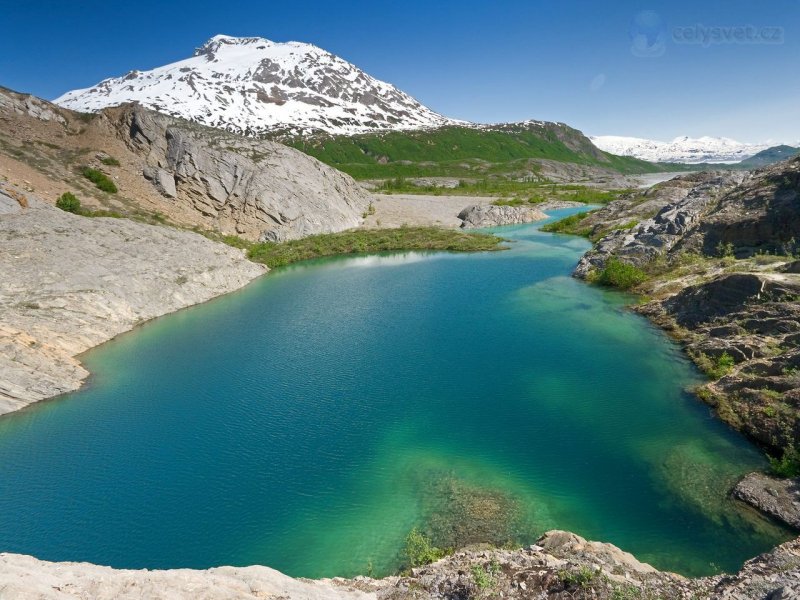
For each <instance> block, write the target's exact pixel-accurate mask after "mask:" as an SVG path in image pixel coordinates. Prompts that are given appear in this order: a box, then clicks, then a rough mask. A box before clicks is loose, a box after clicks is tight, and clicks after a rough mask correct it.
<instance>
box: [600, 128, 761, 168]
mask: <svg viewBox="0 0 800 600" xmlns="http://www.w3.org/2000/svg"><path fill="white" fill-rule="evenodd" d="M589 139H590V140H591V141H592V143H593V144H594V145H595V146H597V147H598V148H600V149H601V150H604V151H605V152H610V153H611V154H617V155H619V156H633V157H636V158H641V159H643V160H648V161H650V162H673V163H687V164H696V163H737V162H739V161H742V160H744V159H746V158H749V157H751V156H753V155H754V154H756V153H758V152H761V151H762V150H765V149H767V148H769V147H771V146H774V145H775V144H774V143H764V144H745V143H742V142H737V141H736V140H732V139H730V138H724V137H709V136H703V137H699V138H691V137H688V136H681V137H676V138H675V139H674V140H672V141H671V142H661V141H657V140H648V139H643V138H637V137H625V136H618V135H599V136H594V137H590V138H589Z"/></svg>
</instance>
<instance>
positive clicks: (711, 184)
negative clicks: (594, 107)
mask: <svg viewBox="0 0 800 600" xmlns="http://www.w3.org/2000/svg"><path fill="white" fill-rule="evenodd" d="M745 177H746V176H745V175H744V174H742V173H698V174H692V175H689V176H686V177H684V178H676V179H675V180H672V182H668V183H669V185H664V184H661V185H660V186H656V189H655V191H654V193H653V194H652V195H654V196H655V199H653V198H649V197H648V196H647V195H646V194H644V195H641V196H639V197H638V198H635V199H633V200H632V201H631V200H629V201H628V207H626V208H627V209H624V210H622V211H620V210H619V209H620V207H619V206H614V207H611V206H609V207H606V208H605V209H603V210H601V211H598V213H597V214H595V215H593V217H592V219H593V221H594V222H596V223H602V224H603V225H604V226H606V227H607V226H608V225H609V223H611V224H612V225H613V223H614V222H617V223H619V224H621V223H622V221H623V220H624V219H626V218H628V219H630V217H631V216H632V215H636V216H639V215H641V214H642V209H641V208H639V209H637V208H636V206H637V203H638V204H647V205H648V206H649V207H650V210H652V207H653V204H654V202H653V200H655V205H656V206H658V205H660V208H657V211H658V212H657V213H656V214H655V215H654V216H653V217H650V218H646V219H645V220H643V221H641V222H640V223H638V224H636V225H634V226H633V227H632V228H631V229H615V230H612V231H611V232H610V233H608V234H607V235H605V236H604V237H602V238H601V239H600V240H599V241H598V242H597V244H596V245H595V247H594V248H593V249H592V250H590V251H589V252H587V253H586V254H585V255H584V256H583V257H582V258H581V260H580V262H579V263H578V266H577V267H576V268H575V275H576V276H577V277H587V276H588V275H589V273H590V272H592V271H594V270H602V269H603V267H604V266H605V263H606V261H608V259H609V258H611V257H612V256H614V257H617V258H619V259H621V260H624V261H625V262H628V263H630V264H632V265H635V266H637V267H641V266H643V265H646V264H647V263H650V262H652V261H653V260H655V259H656V258H658V257H660V256H664V255H666V254H667V253H669V252H670V251H671V250H672V249H673V248H674V247H675V246H676V245H677V244H679V243H680V242H681V241H682V240H683V239H684V237H685V236H686V235H687V234H688V233H689V232H690V231H692V230H693V229H694V228H696V227H697V226H698V225H699V224H700V222H701V220H702V219H703V217H704V216H705V215H706V214H707V213H708V212H709V211H710V210H711V209H712V208H713V207H714V206H715V202H716V199H717V197H718V196H719V194H721V193H724V191H725V190H728V189H732V188H733V187H734V186H736V185H737V184H739V183H741V181H742V180H743V179H744V178H745ZM662 190H663V192H662ZM631 209H633V210H631ZM615 211H617V212H616V214H615ZM612 219H613V220H612Z"/></svg>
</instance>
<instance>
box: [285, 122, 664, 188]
mask: <svg viewBox="0 0 800 600" xmlns="http://www.w3.org/2000/svg"><path fill="white" fill-rule="evenodd" d="M287 143H289V145H291V146H294V147H295V148H297V149H299V150H302V151H303V152H305V153H307V154H310V155H311V156H314V157H316V158H318V159H319V160H321V161H322V162H324V163H327V164H329V165H332V166H334V167H336V168H338V169H340V170H342V171H344V172H346V173H348V174H350V175H352V176H353V177H355V178H356V179H383V178H388V177H425V176H429V177H431V176H450V177H472V178H474V177H476V176H478V177H484V176H487V175H497V174H500V175H502V174H507V173H510V172H514V171H518V170H522V169H528V170H530V169H531V168H532V167H533V170H535V164H534V165H531V164H530V162H529V161H530V159H547V160H555V161H559V162H568V163H576V164H580V165H588V166H597V167H606V168H611V169H614V170H617V171H619V172H621V173H650V172H658V171H664V170H668V167H665V166H662V165H655V164H652V163H648V162H646V161H642V160H638V159H635V158H630V157H622V156H614V155H611V154H607V153H605V152H601V151H600V150H598V149H597V148H595V147H594V146H593V145H592V144H591V142H589V140H588V139H587V138H586V137H585V136H584V135H583V134H582V133H580V132H579V131H577V130H574V129H572V128H570V127H567V126H566V125H559V124H554V123H547V124H543V125H505V126H501V127H498V128H495V129H491V130H490V129H474V128H469V127H442V128H440V129H435V130H429V131H405V132H400V131H397V132H390V133H376V134H367V135H359V136H352V137H346V136H334V137H322V138H313V139H296V140H289V141H288V142H287Z"/></svg>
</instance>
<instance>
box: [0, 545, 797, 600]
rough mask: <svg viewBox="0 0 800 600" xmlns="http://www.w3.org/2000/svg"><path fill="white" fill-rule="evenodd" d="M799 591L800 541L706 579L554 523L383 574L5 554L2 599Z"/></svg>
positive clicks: (323, 599)
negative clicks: (536, 535) (142, 564)
mask: <svg viewBox="0 0 800 600" xmlns="http://www.w3.org/2000/svg"><path fill="white" fill-rule="evenodd" d="M798 594H800V540H794V541H792V542H787V543H785V544H782V545H781V546H778V547H777V548H775V549H774V550H772V551H771V552H768V553H766V554H763V555H761V556H759V557H756V558H754V559H752V560H750V561H748V562H747V563H746V564H745V565H744V566H743V567H742V569H741V571H739V573H737V574H734V575H717V576H713V577H704V578H700V579H687V578H685V577H682V576H680V575H676V574H674V573H665V572H661V571H658V570H656V569H654V568H653V567H651V566H650V565H648V564H646V563H642V562H639V561H638V560H636V558H634V557H633V556H631V555H630V554H628V553H627V552H623V551H622V550H620V549H619V548H617V547H615V546H613V545H611V544H604V543H599V542H590V541H587V540H585V539H583V538H581V537H580V536H577V535H575V534H573V533H568V532H565V531H550V532H548V533H546V534H544V535H543V536H542V537H541V538H540V539H539V540H537V542H536V544H534V545H532V546H530V547H528V548H520V549H517V550H501V549H494V548H489V547H485V548H480V547H474V548H468V549H464V550H461V551H459V552H456V553H454V554H452V555H451V556H448V557H446V558H443V559H441V560H439V561H437V562H435V563H433V564H430V565H426V566H422V567H417V568H414V569H411V570H410V571H409V572H408V573H406V574H403V575H398V576H391V577H386V578H383V579H372V578H370V577H356V578H354V579H342V578H335V579H322V580H308V579H295V578H292V577H288V576H286V575H284V574H282V573H280V572H279V571H276V570H274V569H270V568H268V567H262V566H251V567H217V568H212V569H207V570H192V569H172V570H168V571H159V570H153V571H148V570H128V569H112V568H109V567H102V566H97V565H92V564H88V563H52V562H47V561H42V560H38V559H35V558H33V557H30V556H24V555H19V554H0V597H3V598H26V599H36V600H65V599H74V598H93V599H95V600H106V599H107V600H116V599H121V600H125V599H141V598H148V599H153V600H160V599H163V600H184V599H185V600H194V599H195V598H204V599H206V600H217V599H219V600H228V599H237V600H250V599H255V598H260V599H262V600H263V599H274V600H278V599H286V598H291V599H302V600H411V599H416V600H427V599H445V598H447V599H468V598H490V597H491V598H511V599H516V598H519V599H528V598H541V599H553V600H556V599H558V600H561V599H567V598H570V599H581V598H587V599H588V598H600V599H604V598H609V599H614V600H616V599H625V598H632V599H634V598H635V599H639V598H641V599H644V598H653V599H665V600H666V599H686V600H689V599H693V598H708V599H712V600H717V599H718V600H723V599H724V600H750V599H752V600H755V599H763V600H780V599H790V598H796V597H797V595H798Z"/></svg>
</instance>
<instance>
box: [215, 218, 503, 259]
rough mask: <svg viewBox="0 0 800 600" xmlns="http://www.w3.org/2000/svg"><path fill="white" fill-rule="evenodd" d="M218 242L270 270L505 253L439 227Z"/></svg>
mask: <svg viewBox="0 0 800 600" xmlns="http://www.w3.org/2000/svg"><path fill="white" fill-rule="evenodd" d="M210 237H212V238H213V239H219V240H220V241H222V242H225V243H227V244H229V245H231V246H235V247H237V248H244V249H246V250H247V256H248V258H249V259H250V260H252V261H255V262H259V263H263V264H265V265H267V266H268V267H270V268H273V269H274V268H276V267H282V266H284V265H288V264H291V263H294V262H298V261H301V260H309V259H312V258H322V257H325V256H337V255H343V254H362V253H375V252H392V251H409V250H424V251H434V250H436V251H445V252H482V251H490V250H503V249H504V246H501V245H500V244H501V243H502V242H503V239H502V238H499V237H497V236H494V235H489V234H486V233H465V232H463V231H459V230H455V229H440V228H438V227H399V228H396V229H356V230H351V231H343V232H341V233H326V234H321V235H312V236H309V237H306V238H303V239H300V240H292V241H289V242H277V243H276V242H261V243H251V242H247V241H245V240H243V239H241V238H239V237H236V236H224V237H221V238H216V237H215V236H210Z"/></svg>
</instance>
